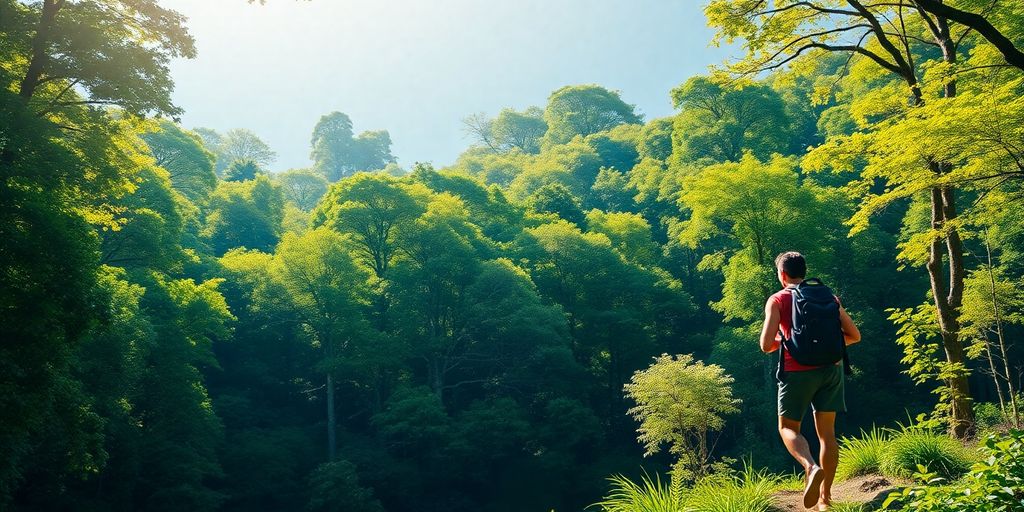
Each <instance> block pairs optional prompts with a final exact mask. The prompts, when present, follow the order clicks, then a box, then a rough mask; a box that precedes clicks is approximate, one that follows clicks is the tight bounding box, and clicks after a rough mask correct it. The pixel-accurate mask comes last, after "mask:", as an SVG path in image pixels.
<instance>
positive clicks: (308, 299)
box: [272, 227, 373, 461]
mask: <svg viewBox="0 0 1024 512" xmlns="http://www.w3.org/2000/svg"><path fill="white" fill-rule="evenodd" d="M272 272H273V275H274V276H275V277H276V278H277V279H279V280H280V282H281V283H282V285H283V286H284V288H285V289H286V290H288V293H289V295H290V297H291V301H292V303H293V304H294V308H295V314H296V315H297V316H298V318H299V319H301V321H302V323H303V324H305V325H306V326H307V327H308V329H309V331H310V334H311V339H310V342H311V343H312V344H313V345H314V346H316V347H318V348H319V349H320V351H321V352H322V354H323V359H322V363H321V364H320V365H319V369H320V371H322V372H323V374H324V377H325V379H326V389H327V391H326V395H327V400H326V403H327V411H326V418H327V455H328V459H329V460H331V461H333V460H334V459H335V457H336V455H337V414H336V409H335V407H336V404H335V382H336V380H335V378H336V374H337V373H339V372H341V371H342V370H346V369H347V370H349V371H348V372H346V375H349V376H350V378H352V377H354V375H353V374H352V367H354V366H356V365H357V364H358V361H359V358H360V357H365V356H366V353H367V351H368V350H372V345H370V342H371V341H372V340H373V337H372V333H371V331H372V330H371V329H370V328H369V324H368V323H367V322H366V321H365V319H364V318H363V316H362V311H361V309H362V307H363V305H364V302H365V301H366V300H367V298H368V295H369V293H368V292H369V290H368V286H367V285H368V280H369V274H368V273H367V272H365V271H363V270H362V269H361V268H360V267H359V266H358V265H357V264H356V263H355V260H354V258H353V257H352V255H351V254H350V251H349V248H348V245H347V244H346V242H345V239H344V238H343V237H342V236H341V235H339V234H338V233H336V232H334V231H332V230H330V229H328V228H324V227H321V228H318V229H314V230H312V231H309V232H308V233H306V234H303V235H301V236H295V235H291V234H286V235H285V236H284V238H283V239H282V240H281V244H280V245H279V246H278V248H277V253H276V254H275V256H274V267H273V270H272Z"/></svg>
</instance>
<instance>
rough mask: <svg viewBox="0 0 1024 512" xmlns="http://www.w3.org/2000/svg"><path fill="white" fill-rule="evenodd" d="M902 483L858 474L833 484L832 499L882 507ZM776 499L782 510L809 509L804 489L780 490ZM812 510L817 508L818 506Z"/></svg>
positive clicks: (777, 505)
mask: <svg viewBox="0 0 1024 512" xmlns="http://www.w3.org/2000/svg"><path fill="white" fill-rule="evenodd" d="M901 483H902V482H894V481H893V479H891V478H888V477H884V476H878V475H867V476H858V477H855V478H851V479H849V480H845V481H843V482H836V483H835V484H833V485H832V501H833V503H840V502H842V503H869V504H871V505H873V506H879V507H880V506H881V505H882V502H883V501H885V498H886V497H887V496H888V495H889V493H891V492H893V491H895V490H896V488H897V486H898V485H900V484H901ZM774 499H775V508H776V509H777V510H779V511H780V512H790V511H801V512H802V511H805V510H808V509H805V508H804V504H803V492H802V491H779V492H777V493H775V496H774ZM810 510H817V508H813V509H810Z"/></svg>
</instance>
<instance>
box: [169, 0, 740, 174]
mask: <svg viewBox="0 0 1024 512" xmlns="http://www.w3.org/2000/svg"><path fill="white" fill-rule="evenodd" d="M161 4H162V5H164V6H166V7H170V8H173V9H175V10H177V11H179V12H181V13H182V14H184V15H186V16H188V17H189V27H190V30H191V32H192V34H193V35H194V36H195V38H196V45H197V47H198V50H199V56H198V57H197V58H196V59H192V60H175V61H174V62H172V64H171V73H172V76H173V77H174V79H175V82H176V84H177V85H176V90H175V93H174V98H175V101H176V102H177V104H178V105H179V106H181V107H183V108H184V109H185V115H184V116H183V118H182V122H183V124H184V125H185V126H187V127H196V126H205V127H210V128H214V129H217V130H227V129H230V128H248V129H251V130H253V131H254V132H256V133H257V134H258V135H259V136H260V137H262V138H263V139H264V140H265V141H267V142H268V143H269V144H270V145H271V147H272V148H273V149H274V150H275V151H277V153H278V159H277V162H275V163H274V164H273V165H272V166H271V168H272V169H274V170H283V169H287V168H291V167H303V166H306V165H308V164H309V136H310V132H311V131H312V129H313V125H314V124H316V122H317V120H318V119H319V117H320V116H321V115H323V114H325V113H328V112H331V111H334V110H338V111H341V112H345V113H346V114H348V115H349V116H350V117H351V118H352V121H353V123H354V125H355V129H356V131H357V132H358V131H363V130H376V129H386V130H388V131H389V132H390V133H391V138H392V141H393V142H394V144H393V146H392V152H393V153H394V154H395V156H397V157H398V159H399V163H400V164H402V165H403V166H410V165H411V164H412V163H413V162H417V161H422V162H433V163H434V164H435V165H437V166H443V165H447V164H450V163H451V162H452V161H454V159H455V158H456V157H457V156H458V154H459V153H460V152H461V151H462V150H463V149H464V148H465V147H466V146H468V145H469V143H470V141H469V139H468V138H467V137H466V136H465V134H464V132H463V130H462V123H461V120H462V119H463V118H464V117H465V116H467V115H469V114H472V113H474V112H486V113H488V114H492V115H493V114H496V113H497V112H498V111H499V110H501V109H502V108H503V107H513V108H516V109H522V108H526V107H528V106H530V105H538V106H543V105H544V103H545V102H546V100H547V97H548V95H549V94H550V93H551V91H553V90H555V89H557V88H559V87H561V86H563V85H568V84H582V83H596V84H600V85H603V86H605V87H608V88H610V89H616V90H619V91H621V92H622V97H623V99H625V100H626V101H627V102H629V103H633V104H635V105H637V108H638V110H639V111H640V112H642V113H643V114H644V115H645V116H646V118H647V119H652V118H655V117H661V116H665V115H669V114H671V113H672V105H671V103H670V101H669V96H668V93H669V90H670V89H671V88H672V87H674V86H676V85H678V84H680V83H682V82H683V81H684V80H685V79H686V78H687V77H690V76H692V75H694V74H699V73H703V72H705V71H706V70H707V67H708V65H710V64H717V63H719V62H721V61H723V60H724V59H725V58H726V57H727V54H726V51H725V50H723V49H719V48H714V47H712V46H711V45H710V41H711V38H712V32H711V31H710V30H709V29H708V28H706V26H705V23H704V17H703V14H702V10H701V7H700V4H698V3H697V2H695V1H694V0H679V1H672V0H660V1H659V0H632V1H613V0H589V1H585V0H549V1H543V0H517V1H514V2H494V1H482V0H402V1H399V0H311V1H308V2H307V1H302V0H299V1H296V0H267V2H266V5H263V6H260V5H258V4H257V5H250V4H248V3H247V2H246V1H245V0H163V1H162V2H161Z"/></svg>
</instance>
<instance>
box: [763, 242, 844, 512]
mask: <svg viewBox="0 0 1024 512" xmlns="http://www.w3.org/2000/svg"><path fill="white" fill-rule="evenodd" d="M775 267H776V269H777V272H778V278H779V282H780V283H782V286H783V289H782V290H781V291H779V292H777V293H775V294H774V295H772V296H771V297H769V298H768V302H767V303H766V304H765V306H764V315H765V319H764V327H763V328H762V330H761V350H762V351H764V352H765V353H771V352H774V351H776V350H779V345H780V340H779V338H777V337H776V335H777V333H779V332H780V331H781V332H782V336H784V337H785V339H792V335H793V334H792V328H793V326H792V325H791V324H792V323H793V318H794V316H793V310H792V308H793V295H792V293H791V290H793V289H795V288H797V286H798V285H799V284H800V283H802V282H803V281H804V279H805V278H806V276H807V262H806V261H805V260H804V257H803V255H801V254H800V253H798V252H785V253H782V254H780V255H779V256H778V257H777V258H776V259H775ZM805 286H806V285H805ZM835 300H836V302H839V299H838V298H836V299H835ZM826 301H827V299H826ZM839 321H840V326H841V328H842V331H843V332H842V335H843V339H844V342H845V344H846V345H852V344H854V343H857V342H858V341H860V331H858V330H857V326H856V325H854V324H853V320H851V319H850V315H848V314H847V313H846V310H845V309H843V307H842V305H841V304H840V305H839ZM782 368H783V370H784V372H783V373H782V375H785V379H784V381H782V382H780V383H779V435H780V436H782V442H783V444H785V445H786V449H787V450H789V453H790V454H791V455H792V456H793V458H794V459H796V461H797V462H799V463H800V465H802V466H803V468H804V471H805V473H806V479H807V483H806V487H805V488H804V496H803V498H804V506H805V507H806V508H811V507H813V506H814V505H815V504H817V505H818V510H821V511H825V510H829V505H830V504H831V502H832V494H831V493H832V481H833V480H834V479H835V476H836V466H838V465H839V444H838V443H837V442H836V433H835V422H836V413H837V412H839V411H846V399H845V396H844V394H843V393H844V390H843V380H844V376H843V365H842V361H840V362H837V363H835V364H828V365H825V366H807V365H802V364H800V363H798V362H797V361H796V360H795V359H793V357H792V355H791V354H790V350H783V362H782ZM808 405H810V406H811V407H812V410H813V411H814V429H815V431H816V432H817V434H818V441H819V442H820V444H821V453H820V454H819V460H820V461H821V466H819V465H818V464H816V463H815V462H814V456H813V455H811V449H810V446H809V445H808V444H807V439H805V438H804V436H803V435H802V434H801V433H800V423H801V421H802V420H803V416H804V413H805V412H806V411H807V406H808Z"/></svg>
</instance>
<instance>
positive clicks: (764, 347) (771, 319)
mask: <svg viewBox="0 0 1024 512" xmlns="http://www.w3.org/2000/svg"><path fill="white" fill-rule="evenodd" d="M781 318H782V313H780V312H779V304H778V303H777V302H775V301H774V300H773V299H772V298H770V297H769V298H768V302H766V303H765V305H764V327H762V328H761V351H762V352H764V353H765V354H770V353H772V352H775V351H776V350H778V349H779V341H778V340H777V339H775V335H776V334H778V332H779V321H780V319H781Z"/></svg>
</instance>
